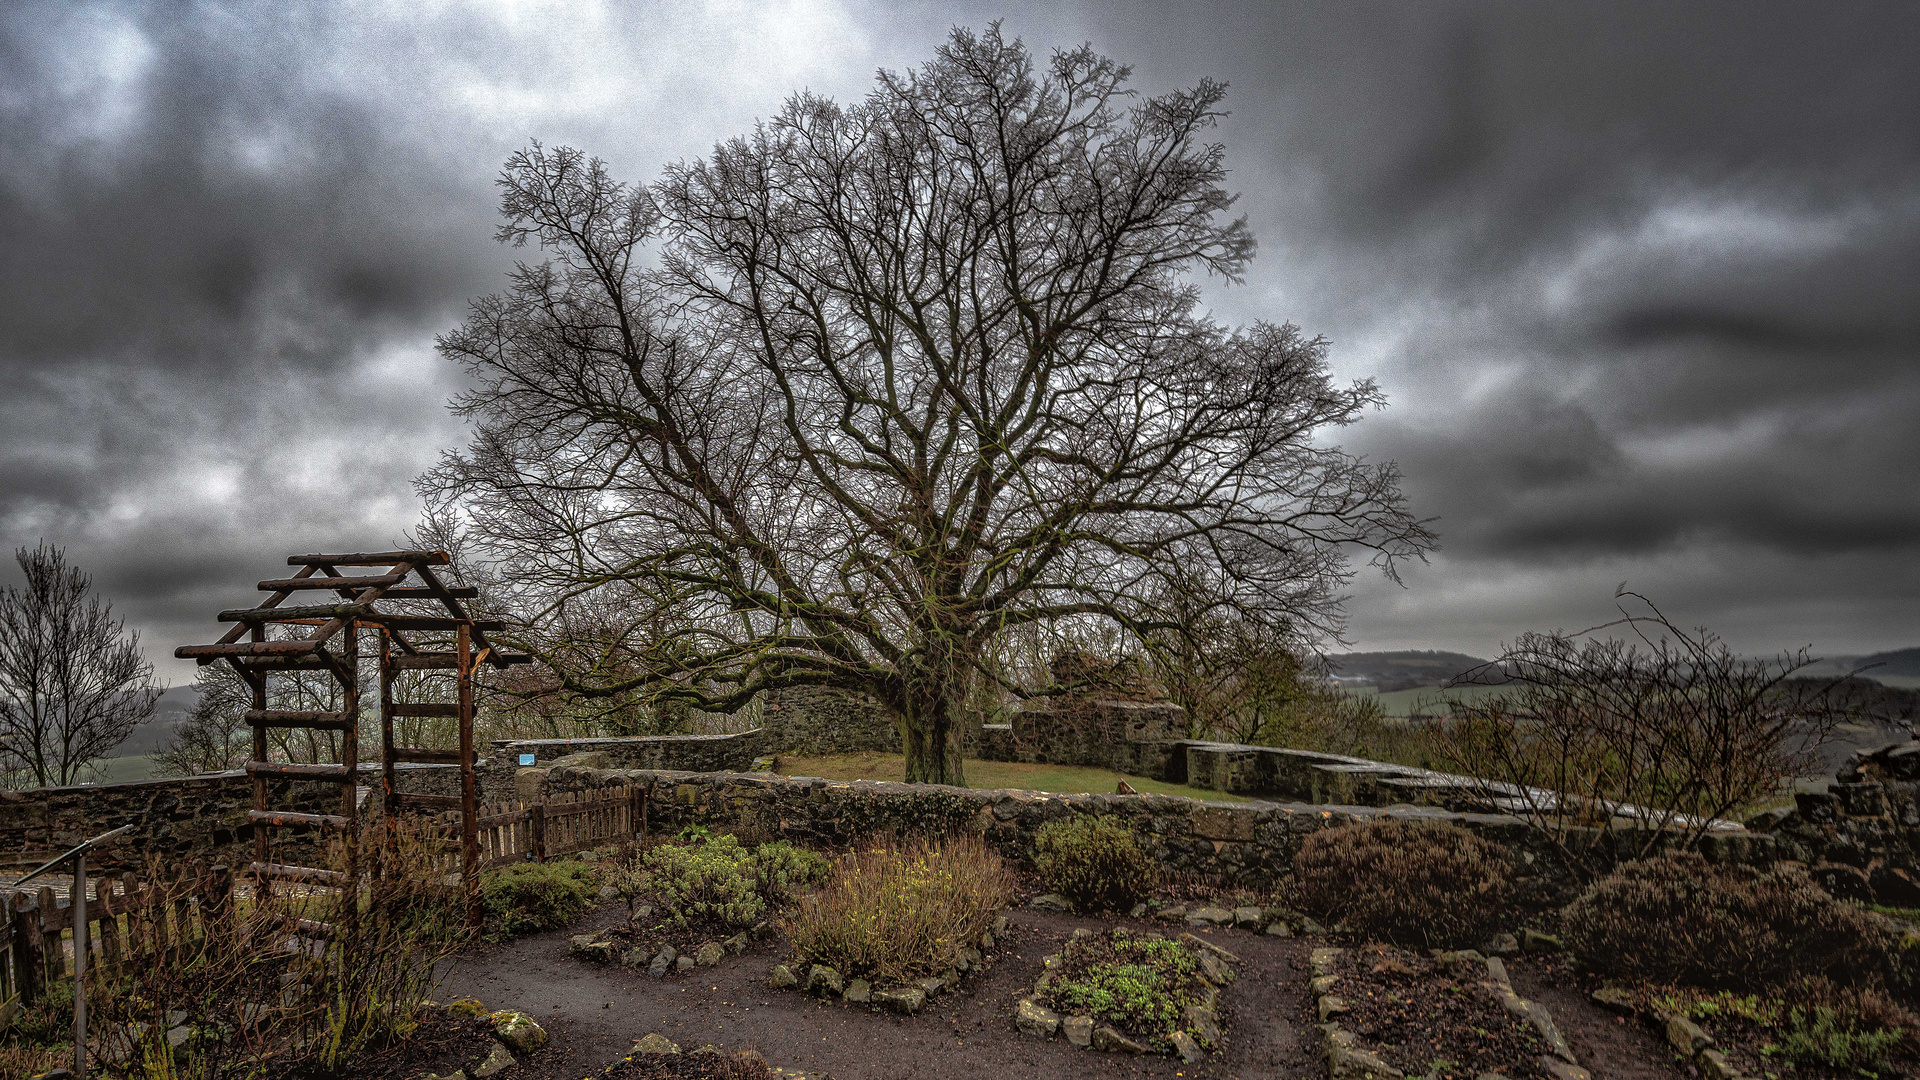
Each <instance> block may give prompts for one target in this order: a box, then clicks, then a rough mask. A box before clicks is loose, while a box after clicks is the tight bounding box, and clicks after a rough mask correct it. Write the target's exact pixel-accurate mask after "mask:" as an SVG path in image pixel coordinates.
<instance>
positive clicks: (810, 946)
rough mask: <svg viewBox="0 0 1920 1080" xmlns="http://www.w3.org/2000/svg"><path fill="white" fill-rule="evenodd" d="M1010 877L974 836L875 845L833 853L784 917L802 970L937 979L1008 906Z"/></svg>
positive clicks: (895, 979)
mask: <svg viewBox="0 0 1920 1080" xmlns="http://www.w3.org/2000/svg"><path fill="white" fill-rule="evenodd" d="M1013 885H1014V880H1013V875H1012V873H1011V872H1010V871H1008V869H1007V868H1006V866H1005V864H1004V863H1003V862H1002V861H1001V859H1000V856H999V855H998V854H997V853H996V852H995V851H994V850H993V849H992V848H990V847H988V846H987V845H986V843H985V841H983V840H981V839H980V838H978V837H974V836H953V837H948V838H946V839H944V840H926V839H917V840H909V841H905V842H897V841H893V840H882V841H880V842H878V843H876V844H874V845H873V846H870V847H868V848H866V849H864V850H860V851H855V852H853V853H851V854H848V855H845V856H842V857H841V858H840V859H839V860H838V861H837V862H835V864H834V867H833V873H832V875H831V876H830V877H829V878H828V879H827V881H826V883H825V884H824V885H822V886H821V887H820V888H819V889H816V890H815V891H813V892H811V893H808V894H807V895H805V896H802V897H800V898H799V901H798V902H797V903H795V905H794V908H793V911H792V913H791V914H790V915H789V916H788V917H787V919H786V920H785V930H786V933H787V940H788V941H789V942H791V943H792V945H793V948H794V951H795V953H797V954H798V956H799V958H800V959H801V960H802V961H803V962H806V963H813V964H824V965H826V966H828V967H831V968H833V969H835V970H837V971H839V972H840V973H841V974H842V975H844V976H846V977H847V978H855V979H867V980H869V981H872V982H881V983H885V982H892V983H897V982H903V981H905V980H907V979H910V978H915V977H919V976H929V975H941V974H944V973H945V972H947V971H950V970H952V969H954V968H955V967H957V966H958V962H959V959H960V955H961V950H962V949H966V948H970V947H972V945H973V944H974V943H976V942H978V941H979V940H980V939H981V937H982V936H983V935H985V934H986V933H987V932H988V930H990V929H991V928H992V925H993V921H994V919H995V918H997V917H998V916H999V914H1000V912H1001V911H1002V910H1003V909H1004V908H1005V907H1006V906H1007V905H1008V904H1009V903H1011V902H1012V900H1013Z"/></svg>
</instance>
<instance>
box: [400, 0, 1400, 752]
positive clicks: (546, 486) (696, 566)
mask: <svg viewBox="0 0 1920 1080" xmlns="http://www.w3.org/2000/svg"><path fill="white" fill-rule="evenodd" d="M1127 78H1128V71H1127V69H1126V68H1124V67H1121V66H1119V65H1117V64H1115V63H1114V62H1113V61H1112V60H1109V59H1106V58H1104V57H1101V56H1099V55H1097V54H1095V53H1094V52H1093V51H1092V50H1091V49H1090V48H1080V49H1075V50H1071V51H1064V52H1058V53H1056V54H1054V55H1053V56H1052V58H1051V60H1050V61H1048V62H1045V63H1036V62H1035V60H1034V58H1033V57H1032V56H1031V55H1030V54H1029V53H1028V52H1027V50H1026V49H1025V48H1024V47H1023V46H1022V45H1021V44H1020V43H1019V42H1018V41H1008V40H1005V39H1003V38H1002V36H1001V34H1000V32H999V29H998V27H994V28H992V29H990V30H988V31H987V32H985V33H982V34H975V33H972V32H970V31H966V30H956V31H955V32H954V33H953V35H952V36H951V38H950V39H949V40H948V42H947V43H946V44H945V45H944V46H943V47H941V49H940V50H939V52H938V55H937V56H936V57H935V59H933V60H932V61H930V62H929V63H927V64H925V65H924V66H922V67H920V68H919V69H917V70H914V71H912V72H908V73H904V74H902V73H892V72H883V73H881V74H880V75H879V77H878V79H877V82H876V85H875V87H874V89H873V91H872V92H871V93H870V94H869V95H868V96H867V98H866V99H865V100H864V101H862V102H860V103H858V104H853V105H841V104H838V103H835V102H832V101H828V100H824V99H821V98H819V97H816V96H813V95H810V94H803V95H800V96H797V97H794V98H792V99H791V100H790V101H789V102H788V103H787V105H786V106H785V108H784V109H783V110H782V111H781V112H780V113H779V114H778V115H777V116H776V117H774V118H773V119H772V120H770V121H768V122H766V123H764V124H762V125H760V126H758V127H757V128H756V129H755V130H754V131H753V133H752V134H750V135H747V136H743V137H739V138H735V139H732V140H730V141H728V142H726V143H724V144H722V145H720V146H718V147H717V148H716V149H715V150H714V152H713V154H712V156H711V157H710V158H707V159H704V160H699V161H695V162H692V163H686V164H680V165H676V166H673V167H671V168H669V169H668V170H667V171H666V174H665V176H664V177H663V178H662V179H661V180H660V181H659V182H658V183H656V184H654V185H653V186H651V187H632V186H628V185H626V184H622V183H619V182H616V181H615V180H614V179H613V178H611V177H610V176H609V175H608V173H607V170H606V169H605V167H604V166H603V165H602V164H601V163H600V162H599V161H597V160H589V159H587V158H585V157H584V156H583V155H582V154H580V153H578V152H577V151H574V150H571V149H558V150H547V149H545V148H542V147H540V146H538V145H535V146H533V147H532V148H530V149H528V150H526V151H523V152H520V153H517V154H515V155H513V156H512V157H511V158H510V159H509V160H508V162H507V166H506V169H505V171H504V173H503V175H502V178H501V187H502V190H503V192H504V195H503V199H502V210H503V214H504V216H505V219H506V224H505V225H504V226H503V227H502V229H501V230H500V237H501V239H502V240H504V241H510V242H512V243H515V244H526V243H528V242H532V243H535V244H538V245H539V246H540V247H541V248H542V249H543V250H544V251H545V252H546V253H547V255H548V256H549V261H546V262H542V263H539V264H537V265H527V264H523V265H521V266H520V267H519V268H518V269H517V270H516V271H515V273H514V274H513V277H512V284H511V287H510V288H509V289H508V291H506V292H505V293H503V294H499V295H495V296H491V297H487V298H485V299H483V300H480V301H478V302H477V303H476V304H475V305H474V307H473V311H472V314H471V316H470V317H469V319H468V320H467V322H466V323H465V325H464V326H463V327H462V328H461V329H459V330H458V331H456V332H454V333H451V334H448V335H447V336H445V337H444V338H443V339H442V340H441V348H442V350H443V351H444V352H445V353H446V354H447V355H449V356H451V357H454V358H456V359H458V360H459V361H461V362H462V363H464V364H465V365H466V366H467V367H468V369H469V370H470V372H471V374H472V375H473V377H474V379H475V382H476V386H477V388H476V389H475V390H473V391H472V392H470V393H468V394H466V395H465V396H463V397H462V398H460V399H459V400H458V401H457V403H456V408H457V410H458V411H459V412H460V413H461V414H462V415H464V416H465V417H467V418H469V419H470V420H472V421H473V422H474V423H475V424H476V426H477V434H476V437H475V439H474V441H473V443H472V446H471V448H470V449H469V450H468V451H466V452H465V453H457V454H450V455H449V456H448V457H447V458H446V459H445V460H444V461H443V462H442V464H441V466H440V467H438V468H437V469H436V470H435V471H433V472H432V473H430V474H429V475H428V476H426V477H424V478H423V480H422V487H423V490H424V491H425V492H426V493H428V494H429V495H432V496H435V497H437V498H439V499H441V500H454V501H458V502H459V503H460V504H461V506H462V508H463V511H464V512H465V513H466V514H467V515H468V516H469V520H470V521H471V523H472V525H473V528H474V530H475V532H476V534H477V535H478V536H480V537H482V538H484V540H485V541H486V543H487V544H488V545H489V546H490V547H491V548H492V550H493V551H494V552H495V553H496V554H497V555H499V556H501V557H502V558H505V559H510V560H511V565H512V567H513V570H514V574H515V587H516V588H517V589H518V590H519V591H520V595H519V600H520V603H522V604H523V605H524V607H523V609H522V610H523V613H524V616H525V618H526V620H527V626H528V627H529V629H528V630H527V632H526V633H525V634H524V635H523V640H522V642H521V644H523V645H524V646H525V647H527V648H529V649H532V650H534V651H535V652H537V653H540V654H541V655H543V656H546V657H548V658H550V659H551V658H553V657H555V655H556V653H557V651H558V643H557V641H556V640H555V639H554V638H553V637H551V636H543V632H542V627H543V626H548V625H552V624H554V623H551V622H550V620H555V617H556V616H559V615H561V614H563V613H564V612H566V611H568V610H570V609H571V608H572V607H573V606H575V605H577V604H579V603H581V602H582V601H583V600H584V599H585V598H587V597H589V596H592V595H593V594H595V593H598V592H603V591H615V592H617V593H618V594H619V595H620V597H621V602H622V605H623V606H625V607H626V608H627V609H629V610H630V611H631V613H632V614H631V615H630V617H629V618H628V621H627V623H626V628H625V629H624V630H623V631H622V638H621V641H622V643H623V644H624V643H626V642H629V641H630V642H631V645H632V647H631V649H629V650H626V651H625V653H624V655H630V656H636V657H640V658H643V662H642V663H641V664H640V668H641V670H639V671H637V672H635V673H632V674H627V675H620V674H615V673H607V674H606V675H605V677H602V675H601V673H599V672H597V671H596V670H594V669H591V668H588V669H584V670H582V669H577V668H571V669H570V668H569V667H568V666H567V665H564V664H556V665H555V668H556V671H558V672H559V673H560V674H561V676H562V677H563V678H564V679H565V680H567V682H568V686H569V688H570V689H572V690H575V691H576V692H579V693H582V694H606V695H618V694H623V693H626V692H629V691H632V690H635V689H642V690H644V691H645V692H646V693H648V694H650V695H652V696H654V697H655V698H663V697H664V698H679V699H682V700H686V701H689V702H691V703H693V704H696V705H699V706H702V707H708V708H721V709H726V708H732V707H734V706H735V705H738V704H739V703H741V702H744V701H745V700H747V699H748V698H749V697H751V696H752V695H753V694H754V693H756V692H758V691H759V690H761V689H764V688H767V687H773V686H781V685H791V684H797V683H813V684H828V685H838V686H843V687H848V688H855V689H860V690H863V691H866V692H868V693H871V694H873V695H875V696H876V697H877V698H878V699H879V700H881V701H883V702H885V703H886V704H887V705H888V706H889V707H890V708H891V709H892V710H893V712H894V713H895V715H896V717H897V718H898V722H899V725H900V729H901V733H902V736H903V741H904V744H905V751H906V759H907V765H906V778H907V779H908V780H910V781H930V782H941V783H964V777H963V773H962V766H961V749H962V732H963V730H964V723H963V721H962V717H961V716H960V715H959V712H960V709H961V708H962V702H963V700H964V697H965V695H966V691H967V687H968V686H969V685H970V682H971V681H972V680H973V679H975V678H976V677H977V676H980V675H990V672H988V671H987V670H986V668H985V666H983V663H982V658H983V656H984V655H985V654H986V652H987V651H988V649H989V646H990V643H991V642H992V641H993V639H994V638H995V637H996V635H999V634H1002V633H1005V632H1007V631H1009V630H1012V629H1014V628H1017V627H1021V626H1023V625H1028V624H1033V623H1044V622H1048V621H1055V620H1064V619H1073V618H1094V619H1102V620H1109V621H1111V622H1113V623H1115V624H1117V625H1119V626H1121V627H1123V628H1124V629H1126V630H1127V631H1128V632H1130V633H1138V632H1142V631H1144V630H1149V629H1151V628H1153V627H1154V626H1156V625H1159V624H1160V623H1161V622H1162V621H1163V620H1162V619H1161V616H1160V614H1159V613H1158V612H1156V611H1154V610H1153V609H1152V607H1151V606H1150V605H1149V604H1148V603H1147V602H1146V599H1145V598H1146V597H1147V596H1149V595H1150V594H1151V592H1152V591H1153V586H1154V584H1155V583H1156V582H1160V581H1165V580H1173V579H1178V578H1180V577H1181V576H1183V575H1184V574H1186V573H1188V572H1189V568H1191V567H1202V568H1204V569H1205V570H1206V571H1207V572H1209V573H1211V574H1215V575H1217V576H1218V577H1219V578H1221V579H1222V580H1224V581H1227V582H1230V583H1231V586H1232V590H1231V594H1230V601H1231V603H1233V604H1234V605H1235V606H1236V607H1237V608H1239V609H1240V610H1241V611H1243V612H1244V613H1245V614H1246V616H1247V617H1249V618H1257V619H1266V620H1271V621H1276V622H1278V621H1285V622H1287V623H1289V624H1291V625H1292V626H1294V627H1296V628H1297V629H1301V628H1318V629H1321V630H1325V631H1333V630H1334V629H1335V628H1336V627H1337V625H1338V621H1339V612H1340V605H1339V599H1338V593H1339V589H1340V587H1341V586H1342V585H1343V583H1344V582H1345V580H1346V579H1347V577H1348V576H1349V575H1350V572H1351V571H1350V570H1349V567H1348V563H1347V558H1346V552H1345V550H1344V549H1345V548H1347V547H1349V546H1359V547H1361V548H1364V549H1368V550H1370V551H1371V552H1372V554H1373V556H1374V557H1375V561H1376V562H1377V563H1378V564H1379V565H1380V566H1382V567H1383V568H1384V569H1386V570H1387V571H1388V572H1389V573H1391V572H1392V571H1393V568H1394V566H1395V565H1396V562H1397V561H1398V560H1402V559H1406V558H1409V557H1416V556H1418V555H1420V554H1421V553H1422V552H1423V551H1424V550H1425V549H1426V548H1428V547H1429V546H1430V544H1431V537H1430V536H1429V535H1428V533H1427V532H1426V531H1425V530H1424V529H1423V528H1422V527H1421V525H1420V524H1419V522H1417V521H1415V520H1414V519H1413V518H1412V517H1411V516H1410V515H1409V514H1408V513H1407V511H1406V509H1405V507H1404V505H1403V502H1402V499H1401V496H1400V493H1399V491H1398V478H1397V474H1396V472H1395V470H1394V469H1393V467H1392V466H1391V465H1378V464H1370V463H1366V462H1363V461H1361V460H1358V459H1356V458H1354V457H1352V456H1350V455H1347V454H1344V453H1342V452H1340V451H1339V450H1338V449H1336V448H1334V447H1332V446H1330V445H1328V444H1327V443H1326V442H1324V441H1323V440H1322V438H1321V434H1322V432H1323V430H1324V429H1325V428H1327V427H1329V426H1340V425H1344V424H1348V423H1351V422H1353V421H1354V420H1355V419H1357V418H1358V416H1359V415H1360V414H1361V412H1362V411H1364V410H1365V409H1366V408H1368V407H1370V406H1375V405H1378V404H1380V403H1381V401H1382V398H1381V395H1380V394H1379V392H1378V391H1377V389H1376V388H1375V386H1374V385H1373V384H1372V383H1371V382H1359V383H1355V384H1352V385H1350V386H1338V385H1336V384H1335V383H1334V382H1333V381H1332V379H1331V378H1330V376H1329V374H1328V372H1327V368H1326V363H1325V358H1326V343H1325V342H1324V341H1321V340H1319V339H1316V338H1310V337H1307V336H1305V335H1303V334H1302V333H1301V332H1300V331H1299V330H1297V329H1296V328H1294V327H1293V326H1290V325H1271V324H1266V323H1261V324H1257V325H1254V326H1252V327H1248V328H1243V329H1231V328H1228V327H1225V326H1222V325H1220V324H1218V323H1216V322H1215V321H1213V320H1212V319H1211V318H1210V317H1209V315H1208V314H1207V313H1206V311H1205V310H1204V309H1203V308H1202V306H1201V303H1200V297H1199V292H1198V289H1197V286H1196V285H1195V284H1194V282H1193V281H1192V275H1194V274H1195V273H1199V272H1204V273H1208V274H1214V275H1218V276H1220V277H1222V278H1225V279H1228V280H1238V278H1239V276H1240V274H1241V273H1242V271H1243V269H1244V268H1245V266H1246V265H1247V263H1248V261H1249V259H1250V258H1251V257H1252V252H1253V240H1252V238H1251V236H1250V235H1249V233H1248V230H1247V228H1246V224H1245V222H1244V220H1230V219H1228V218H1227V217H1226V215H1227V212H1228V210H1229V208H1230V207H1231V204H1232V202H1233V199H1232V197H1231V196H1230V195H1229V194H1228V193H1227V192H1226V191H1225V190H1224V188H1223V187H1222V184H1223V183H1224V181H1225V179H1226V166H1225V150H1224V148H1223V147H1222V146H1220V145H1219V144H1217V143H1210V142H1207V141H1206V139H1207V136H1208V133H1209V132H1210V130H1211V129H1212V128H1213V126H1214V125H1215V123H1216V121H1217V120H1218V119H1219V118H1220V116H1221V115H1222V113H1221V111H1220V104H1221V102H1222V100H1223V99H1224V95H1225V87H1224V86H1223V85H1221V84H1218V83H1214V82H1210V81H1208V82H1202V83H1201V84H1200V85H1199V86H1198V87H1196V88H1194V89H1192V90H1186V91H1178V92H1174V93H1169V94H1165V95H1162V96H1159V97H1154V98H1147V99H1134V98H1132V97H1131V92H1130V91H1128V90H1127V89H1126V81H1127ZM656 240H657V241H658V245H657V247H655V241H656ZM663 626H664V627H667V628H669V629H668V630H667V632H665V633H660V632H658V631H659V628H661V627H663Z"/></svg>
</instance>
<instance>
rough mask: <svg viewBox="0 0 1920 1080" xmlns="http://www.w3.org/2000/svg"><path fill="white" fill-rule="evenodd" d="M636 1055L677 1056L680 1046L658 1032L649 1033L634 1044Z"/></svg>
mask: <svg viewBox="0 0 1920 1080" xmlns="http://www.w3.org/2000/svg"><path fill="white" fill-rule="evenodd" d="M631 1052H632V1053H635V1054H677V1053H679V1052H680V1045H679V1044H678V1043H676V1042H674V1041H673V1040H672V1039H669V1038H667V1037H666V1036H665V1035H662V1034H660V1033H659V1032H657V1031H649V1032H647V1033H646V1034H645V1035H642V1036H640V1039H639V1041H638V1042H636V1043H634V1044H633V1050H632V1051H631Z"/></svg>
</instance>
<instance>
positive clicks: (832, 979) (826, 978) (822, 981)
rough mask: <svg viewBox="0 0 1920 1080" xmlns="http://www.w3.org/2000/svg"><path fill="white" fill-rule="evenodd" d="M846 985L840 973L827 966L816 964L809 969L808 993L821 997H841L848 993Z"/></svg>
mask: <svg viewBox="0 0 1920 1080" xmlns="http://www.w3.org/2000/svg"><path fill="white" fill-rule="evenodd" d="M846 989H847V987H846V983H845V982H844V981H842V980H841V978H840V973H839V972H838V971H835V970H834V969H832V968H830V967H828V966H826V965H825V964H815V965H813V966H812V967H811V968H808V969H807V992H808V993H810V994H819V995H821V996H823V997H824V996H827V995H832V996H834V997H839V996H840V995H841V994H843V993H845V992H846Z"/></svg>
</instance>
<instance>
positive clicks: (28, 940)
mask: <svg viewBox="0 0 1920 1080" xmlns="http://www.w3.org/2000/svg"><path fill="white" fill-rule="evenodd" d="M41 944H42V941H41V936H40V902H39V899H38V898H37V897H34V896H32V895H30V894H29V893H27V892H26V891H25V890H22V891H20V892H16V893H14V894H13V977H14V979H15V980H16V981H17V983H18V987H17V991H18V993H19V994H20V1001H21V1002H22V1003H23V1004H30V1003H32V1002H35V1001H38V1000H40V997H41V995H43V994H45V993H46V991H47V961H46V957H44V956H42V955H41Z"/></svg>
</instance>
